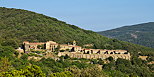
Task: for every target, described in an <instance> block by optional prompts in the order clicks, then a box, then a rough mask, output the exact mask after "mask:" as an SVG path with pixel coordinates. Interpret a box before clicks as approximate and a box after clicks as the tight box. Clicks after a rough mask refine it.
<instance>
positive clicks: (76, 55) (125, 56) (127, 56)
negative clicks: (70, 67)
mask: <svg viewBox="0 0 154 77" xmlns="http://www.w3.org/2000/svg"><path fill="white" fill-rule="evenodd" d="M65 55H68V56H70V57H71V58H86V59H98V58H101V59H106V58H108V57H110V56H111V57H113V58H114V59H115V60H116V59H118V58H123V59H127V60H130V58H131V56H130V53H128V54H82V53H75V52H59V53H58V56H65Z"/></svg>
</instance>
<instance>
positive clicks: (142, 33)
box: [98, 22, 154, 48]
mask: <svg viewBox="0 0 154 77" xmlns="http://www.w3.org/2000/svg"><path fill="white" fill-rule="evenodd" d="M98 33H99V34H102V35H104V36H106V37H109V38H116V39H119V40H122V41H127V42H131V43H135V44H139V45H143V46H147V47H151V48H154V22H149V23H143V24H137V25H132V26H125V27H121V28H117V29H112V30H107V31H102V32H98Z"/></svg>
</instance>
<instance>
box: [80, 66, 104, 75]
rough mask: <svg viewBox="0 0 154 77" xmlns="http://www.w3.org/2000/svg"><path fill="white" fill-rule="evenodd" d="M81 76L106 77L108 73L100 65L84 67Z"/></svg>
mask: <svg viewBox="0 0 154 77" xmlns="http://www.w3.org/2000/svg"><path fill="white" fill-rule="evenodd" d="M81 77H106V74H105V73H104V72H103V71H102V70H101V69H100V68H99V67H98V66H92V67H88V68H84V69H82V74H81Z"/></svg>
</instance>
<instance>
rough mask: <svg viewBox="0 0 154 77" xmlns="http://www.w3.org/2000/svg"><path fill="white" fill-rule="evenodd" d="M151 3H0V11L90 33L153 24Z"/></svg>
mask: <svg viewBox="0 0 154 77" xmlns="http://www.w3.org/2000/svg"><path fill="white" fill-rule="evenodd" d="M153 3H154V1H153V0H146V1H143V0H125V1H121V0H116V1H113V0H108V1H105V0H101V1H99V0H95V1H94V0H84V1H83V0H78V1H71V0H67V1H60V0H56V1H54V0H44V1H41V0H33V1H31V0H26V1H24V0H13V1H9V0H0V7H6V8H16V9H25V10H29V11H33V12H37V13H41V14H44V15H47V16H50V17H54V18H57V19H59V20H61V21H65V22H67V23H68V24H72V25H76V26H78V27H80V28H83V29H86V30H93V31H104V30H110V29H114V28H118V27H122V26H128V25H135V24H141V23H147V22H153V21H154V18H153V17H154V14H153V13H154V10H153V9H152V8H153V7H154V5H153Z"/></svg>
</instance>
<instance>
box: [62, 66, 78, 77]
mask: <svg viewBox="0 0 154 77" xmlns="http://www.w3.org/2000/svg"><path fill="white" fill-rule="evenodd" d="M65 70H66V71H70V72H71V73H73V74H74V77H80V75H81V70H80V69H79V68H78V67H76V66H75V65H73V66H71V67H68V68H66V69H65Z"/></svg>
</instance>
